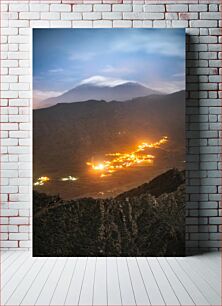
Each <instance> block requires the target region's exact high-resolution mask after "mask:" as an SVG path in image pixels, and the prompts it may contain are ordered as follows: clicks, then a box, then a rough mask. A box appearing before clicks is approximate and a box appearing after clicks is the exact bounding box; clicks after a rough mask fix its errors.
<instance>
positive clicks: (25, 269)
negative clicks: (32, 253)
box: [1, 257, 36, 305]
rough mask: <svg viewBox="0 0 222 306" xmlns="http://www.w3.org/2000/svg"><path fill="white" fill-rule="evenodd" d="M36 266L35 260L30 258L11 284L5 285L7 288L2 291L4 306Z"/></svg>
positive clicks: (11, 280)
mask: <svg viewBox="0 0 222 306" xmlns="http://www.w3.org/2000/svg"><path fill="white" fill-rule="evenodd" d="M34 264H36V260H33V259H32V258H30V257H29V258H28V259H27V260H26V261H25V263H24V264H23V265H22V266H21V269H19V270H18V271H17V273H14V275H13V277H12V278H11V279H10V282H7V284H5V286H4V287H3V289H2V290H1V303H2V304H3V305H4V304H5V303H6V301H7V300H8V299H9V298H10V296H11V295H12V293H13V292H14V291H15V290H16V288H17V287H18V286H19V284H21V283H22V282H23V280H24V279H25V276H26V275H27V274H28V273H29V271H30V270H31V268H32V267H33V265H34Z"/></svg>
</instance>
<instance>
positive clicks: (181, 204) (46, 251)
mask: <svg viewBox="0 0 222 306" xmlns="http://www.w3.org/2000/svg"><path fill="white" fill-rule="evenodd" d="M33 155H34V156H33V255H34V256H183V255H184V246H185V31H184V29H34V30H33Z"/></svg>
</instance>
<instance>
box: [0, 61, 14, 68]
mask: <svg viewBox="0 0 222 306" xmlns="http://www.w3.org/2000/svg"><path fill="white" fill-rule="evenodd" d="M1 65H2V67H18V61H17V60H2V61H1Z"/></svg>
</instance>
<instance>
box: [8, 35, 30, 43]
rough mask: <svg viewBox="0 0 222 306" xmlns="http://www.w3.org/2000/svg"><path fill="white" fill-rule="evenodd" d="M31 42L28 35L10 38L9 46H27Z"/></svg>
mask: <svg viewBox="0 0 222 306" xmlns="http://www.w3.org/2000/svg"><path fill="white" fill-rule="evenodd" d="M29 41H30V37H29V36H26V35H17V36H9V38H8V42H9V44H10V43H11V44H27V43H29Z"/></svg>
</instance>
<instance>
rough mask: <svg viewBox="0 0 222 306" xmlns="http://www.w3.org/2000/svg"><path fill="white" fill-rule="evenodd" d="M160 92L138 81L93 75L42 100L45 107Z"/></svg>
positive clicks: (121, 98)
mask: <svg viewBox="0 0 222 306" xmlns="http://www.w3.org/2000/svg"><path fill="white" fill-rule="evenodd" d="M153 94H160V93H159V92H157V91H155V90H152V89H150V88H148V87H146V86H144V85H142V84H140V83H138V82H134V81H125V80H115V81H114V80H113V79H109V78H101V77H100V78H98V77H92V78H90V79H88V81H87V80H85V81H84V82H81V83H80V84H79V85H78V86H76V87H74V88H72V89H70V90H69V91H67V92H65V93H63V94H62V95H60V96H58V97H54V98H49V99H47V100H44V101H42V105H44V106H43V107H49V106H53V105H55V104H58V103H71V102H82V101H88V100H104V101H106V102H110V101H113V100H115V101H126V100H130V99H134V98H137V97H145V96H149V95H153Z"/></svg>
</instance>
